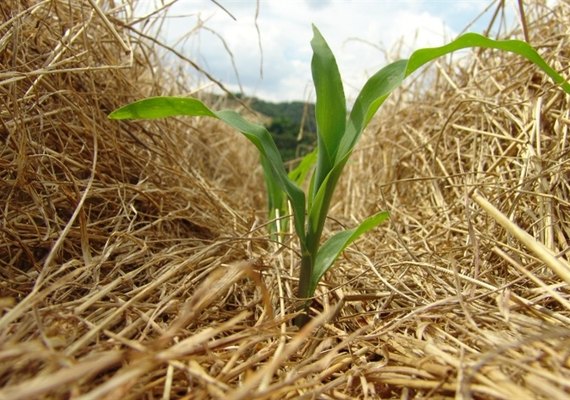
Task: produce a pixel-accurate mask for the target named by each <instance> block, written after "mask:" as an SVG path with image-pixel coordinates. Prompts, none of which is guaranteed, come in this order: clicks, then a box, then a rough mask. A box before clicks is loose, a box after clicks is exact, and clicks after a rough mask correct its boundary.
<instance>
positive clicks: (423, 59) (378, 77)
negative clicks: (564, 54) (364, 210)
mask: <svg viewBox="0 0 570 400" xmlns="http://www.w3.org/2000/svg"><path fill="white" fill-rule="evenodd" d="M470 47H482V48H492V49H499V50H504V51H508V52H511V53H515V54H518V55H520V56H522V57H524V58H526V59H527V60H529V61H531V62H532V63H534V64H535V65H536V66H537V67H539V68H540V69H542V70H543V71H544V72H545V73H546V74H547V75H548V76H550V78H552V80H553V81H554V82H555V83H556V84H558V85H560V86H561V88H562V89H563V90H564V91H565V92H566V93H570V83H568V82H567V81H566V80H565V79H564V78H563V77H562V76H561V75H560V74H559V73H558V72H556V71H555V70H554V69H553V68H552V67H550V66H549V65H548V64H547V63H546V61H544V59H543V58H542V57H541V56H540V55H539V54H538V53H537V52H536V50H535V49H534V48H533V47H532V46H530V45H529V44H528V43H526V42H523V41H520V40H494V39H489V38H487V37H484V36H481V35H478V34H476V33H466V34H464V35H461V36H459V37H458V38H457V39H455V40H454V41H452V42H451V43H449V44H447V45H445V46H441V47H434V48H426V49H419V50H416V51H415V52H413V53H412V55H411V56H410V59H409V60H399V61H396V62H394V63H392V64H390V65H388V66H386V67H384V68H382V69H381V70H379V71H378V72H377V73H376V74H374V75H373V76H372V77H371V78H370V79H369V80H368V81H367V82H366V83H365V85H364V87H363V88H362V90H361V92H360V94H359V95H358V97H357V99H356V101H355V103H354V107H353V109H352V111H351V113H350V116H349V119H348V124H347V129H346V135H345V137H344V138H343V140H342V144H341V146H340V149H339V151H338V153H337V157H336V159H337V160H340V159H341V158H342V157H344V155H345V154H347V153H348V152H350V151H351V150H352V148H353V147H354V146H355V145H356V143H357V142H358V138H359V137H360V135H361V133H362V131H363V130H364V128H365V127H366V126H367V125H368V123H369V122H370V120H371V119H372V117H373V116H374V114H375V113H376V111H377V110H378V108H379V107H380V106H381V105H382V103H383V102H384V101H385V100H386V98H387V97H388V96H389V95H390V93H392V91H393V90H394V89H396V88H397V87H399V86H400V85H401V84H402V82H403V80H404V79H405V78H406V77H408V76H409V75H411V74H412V73H413V72H414V71H416V70H417V69H418V68H421V67H422V66H424V65H425V64H427V63H428V62H430V61H433V60H435V59H436V58H438V57H441V56H444V55H447V54H449V53H452V52H454V51H457V50H461V49H465V48H470Z"/></svg>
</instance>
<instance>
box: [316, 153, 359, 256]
mask: <svg viewBox="0 0 570 400" xmlns="http://www.w3.org/2000/svg"><path fill="white" fill-rule="evenodd" d="M349 156H350V154H347V155H346V157H345V158H344V159H343V160H340V161H339V162H337V163H336V165H335V166H334V168H332V169H331V171H330V172H329V174H328V175H327V176H326V177H325V180H324V181H323V183H322V185H321V187H320V188H319V189H318V190H317V193H316V194H315V196H314V198H313V199H312V201H311V202H310V203H309V204H310V208H309V215H308V227H307V248H308V249H309V251H310V252H313V253H316V251H317V250H318V248H319V242H320V239H321V234H322V232H323V227H324V225H325V221H326V218H327V215H328V212H329V208H330V202H331V199H332V196H333V194H334V191H335V188H336V185H337V183H338V180H339V179H340V176H341V174H342V170H343V169H344V166H345V165H346V163H347V162H348V159H349Z"/></svg>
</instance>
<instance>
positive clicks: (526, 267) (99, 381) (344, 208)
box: [0, 0, 570, 400]
mask: <svg viewBox="0 0 570 400" xmlns="http://www.w3.org/2000/svg"><path fill="white" fill-rule="evenodd" d="M536 3H537V4H535V5H533V6H532V7H527V9H526V15H525V16H526V31H527V34H528V40H529V41H530V42H531V43H532V44H533V45H534V46H535V47H537V48H538V50H539V52H540V53H541V54H542V55H543V57H544V58H545V59H546V60H547V61H548V62H549V63H550V64H551V65H552V66H553V67H555V68H556V69H557V70H558V71H560V72H561V73H562V74H563V75H564V76H566V77H567V78H568V77H569V76H570V75H569V71H568V67H569V65H570V52H569V49H570V28H569V27H570V24H568V21H570V6H569V5H568V4H567V3H565V2H560V4H559V5H558V6H556V8H547V7H546V6H543V5H540V2H536ZM133 5H134V4H133V3H130V2H127V1H123V2H121V1H119V2H117V1H115V2H113V1H104V2H94V1H90V0H89V1H87V0H85V1H69V0H52V1H16V0H7V1H3V2H1V3H0V13H1V16H2V23H1V24H0V35H1V36H0V37H1V40H0V65H1V72H0V96H1V97H2V108H1V109H0V116H1V125H0V140H1V142H0V198H1V201H0V206H1V207H0V218H1V225H0V235H1V236H0V278H1V280H0V307H1V311H0V399H10V400H13V399H34V398H46V399H64V398H74V399H117V398H121V399H158V398H162V399H206V398H220V399H234V400H236V399H304V398H305V399H313V398H315V399H349V398H369V399H374V398H434V399H435V398H437V399H441V398H465V399H468V398H473V399H513V398H517V399H566V398H568V396H570V324H569V322H570V313H569V310H570V301H569V299H568V297H569V287H568V285H569V284H570V278H569V276H570V267H569V265H568V258H569V255H568V251H569V244H570V217H569V215H570V184H569V181H570V156H569V151H570V141H569V134H570V129H569V128H570V112H569V110H570V104H569V103H570V98H569V96H568V95H566V94H564V93H563V91H562V90H561V89H559V88H557V87H556V86H555V85H553V84H552V83H551V81H549V79H547V78H546V77H545V76H544V75H543V74H542V73H540V72H539V71H538V70H537V69H536V68H535V67H534V66H532V65H531V64H529V63H527V62H525V61H523V60H521V59H520V58H518V57H516V56H512V55H509V54H501V53H498V52H493V51H475V52H473V53H472V54H471V55H470V56H469V58H468V59H467V61H465V62H462V63H461V64H460V66H457V65H450V64H449V63H447V62H445V61H440V62H439V63H436V64H435V68H434V69H432V70H430V71H427V72H426V74H430V78H431V80H432V82H433V84H431V85H430V87H429V88H427V89H426V88H425V87H423V86H418V85H415V86H414V85H411V86H410V87H408V88H407V89H406V90H402V91H399V92H397V93H395V94H394V95H393V96H392V97H391V99H390V100H389V102H388V103H387V104H386V106H385V107H384V108H383V109H382V111H381V112H380V115H379V118H378V119H377V120H376V121H375V122H374V123H373V124H372V126H371V127H370V128H369V129H368V131H367V132H366V133H365V135H364V137H363V141H362V143H361V145H360V146H359V148H358V150H357V151H356V152H355V154H354V157H353V159H352V162H351V163H350V164H349V165H348V167H347V171H346V175H345V177H344V178H343V180H342V182H341V184H340V185H341V187H340V193H339V194H338V196H337V197H336V199H335V201H334V204H333V207H332V214H331V219H330V223H329V225H328V227H327V229H328V231H327V232H328V233H330V232H333V231H335V230H336V229H338V228H339V227H340V226H354V225H355V223H356V221H358V220H361V219H362V218H363V217H365V216H367V215H370V214H372V213H373V212H376V211H378V210H381V209H386V210H389V211H390V213H391V219H390V222H389V223H387V224H385V225H383V226H381V227H380V228H379V229H377V230H376V231H375V232H373V233H371V234H368V235H366V236H365V237H364V238H363V239H361V240H359V241H358V242H357V243H356V245H355V246H353V247H351V248H349V249H348V250H347V251H345V253H344V255H343V257H342V258H341V259H340V260H339V262H338V265H337V266H336V267H335V268H334V269H333V270H332V271H331V273H329V274H327V275H326V277H325V279H324V281H323V282H322V285H321V286H320V287H319V288H318V290H317V297H316V299H315V302H314V309H313V313H314V315H315V318H314V319H313V320H312V321H311V322H310V323H309V324H308V325H306V326H305V327H304V328H303V329H301V330H299V329H297V328H295V327H294V326H293V324H292V318H293V317H294V316H295V304H296V302H295V292H296V287H297V282H296V276H297V272H298V271H297V268H298V266H297V265H296V253H295V246H296V244H295V243H294V241H291V242H290V247H289V248H277V247H276V246H275V245H274V244H273V243H271V241H270V240H269V238H268V236H267V233H266V230H265V227H264V224H265V223H266V219H265V213H264V211H263V210H264V208H263V201H264V197H263V184H262V180H261V179H260V171H259V169H258V167H257V165H256V164H257V160H256V155H255V151H254V149H252V148H251V146H250V145H249V144H248V143H246V141H245V140H242V138H241V137H239V136H238V134H236V133H234V132H229V131H228V130H227V129H226V128H224V127H222V126H220V125H218V124H216V123H214V122H212V121H208V120H196V119H171V120H165V121H157V122H144V123H142V122H117V121H110V120H108V119H107V115H108V113H109V112H111V111H112V110H113V109H115V108H117V107H119V106H121V105H123V104H125V103H127V102H129V101H132V100H135V99H138V98H141V97H144V96H149V95H158V94H188V93H190V92H192V90H193V89H195V87H193V82H192V81H189V80H184V79H183V78H181V75H180V71H179V70H176V69H168V68H167V66H165V65H163V64H161V62H160V60H161V59H163V58H162V57H163V55H164V53H163V52H164V51H168V49H164V47H162V46H161V44H160V43H159V42H157V41H156V39H154V38H153V37H151V36H150V35H149V34H148V32H151V31H152V29H151V28H152V27H153V23H160V21H159V20H160V18H154V17H156V15H155V16H153V17H149V18H148V19H146V20H144V21H135V20H134V19H133V17H132V14H131V12H130V11H131V7H132V6H133ZM511 35H512V36H513V37H517V38H522V37H523V36H522V32H520V31H514V32H512V33H511ZM171 56H172V54H171ZM179 60H180V62H187V61H188V60H186V61H184V60H182V59H179ZM196 95H198V96H199V95H200V93H197V94H196ZM252 171H253V173H252ZM328 233H327V234H328Z"/></svg>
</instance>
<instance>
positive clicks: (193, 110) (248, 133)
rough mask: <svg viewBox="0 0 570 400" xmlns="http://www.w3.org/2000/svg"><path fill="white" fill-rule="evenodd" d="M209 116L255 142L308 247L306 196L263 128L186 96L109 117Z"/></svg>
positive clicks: (131, 106) (131, 107)
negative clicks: (288, 203) (289, 206)
mask: <svg viewBox="0 0 570 400" xmlns="http://www.w3.org/2000/svg"><path fill="white" fill-rule="evenodd" d="M181 115H184V116H208V117H213V118H218V119H220V120H222V121H224V122H225V123H226V124H228V125H230V126H232V127H233V128H235V129H237V130H238V131H240V132H241V133H242V134H243V135H244V136H245V137H246V138H248V139H249V141H250V142H252V143H253V144H254V145H255V146H256V147H257V149H258V150H259V153H260V155H261V161H262V162H261V164H262V166H263V170H264V174H265V178H266V181H267V180H271V181H272V182H274V183H275V184H276V185H277V186H278V187H279V188H281V190H282V191H284V192H285V193H287V196H288V198H289V201H290V202H291V207H292V208H293V213H294V215H295V230H296V232H297V236H298V237H299V240H300V242H301V247H302V248H303V249H304V248H305V194H304V193H303V191H302V190H301V189H300V188H299V187H298V186H297V185H295V183H294V182H292V181H291V180H290V179H289V177H288V176H287V172H286V171H285V166H284V164H283V160H282V159H281V155H280V154H279V150H277V146H276V145H275V142H274V141H273V138H272V137H271V135H270V134H269V132H268V131H267V129H265V128H264V127H263V126H261V125H257V124H253V123H251V122H248V121H246V120H245V119H244V118H243V117H242V116H241V115H239V114H238V113H236V112H235V111H230V110H222V111H218V112H214V111H212V110H210V109H209V108H208V107H207V106H206V105H205V104H203V103H202V102H201V101H200V100H197V99H192V98H186V97H151V98H147V99H143V100H139V101H137V102H134V103H131V104H128V105H126V106H124V107H121V108H119V109H117V110H116V111H114V112H112V113H111V114H110V115H109V118H112V119H153V118H164V117H172V116H181ZM275 191H276V188H275V187H269V188H268V194H269V196H272V198H271V199H270V203H271V204H272V205H273V206H275V205H277V204H279V203H280V202H281V200H280V199H279V196H278V195H276V194H275V193H276V192H275Z"/></svg>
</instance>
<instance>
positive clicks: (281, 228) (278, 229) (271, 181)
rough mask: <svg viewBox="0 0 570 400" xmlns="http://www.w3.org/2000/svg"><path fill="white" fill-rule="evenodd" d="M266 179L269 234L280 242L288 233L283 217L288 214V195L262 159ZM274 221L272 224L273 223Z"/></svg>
mask: <svg viewBox="0 0 570 400" xmlns="http://www.w3.org/2000/svg"><path fill="white" fill-rule="evenodd" d="M260 162H261V166H262V168H263V171H264V174H263V177H264V179H265V188H266V192H267V193H266V195H267V209H268V218H269V221H270V223H269V233H270V234H271V235H272V238H273V239H274V240H276V241H278V242H281V240H282V234H283V233H284V232H286V231H287V227H288V221H287V220H286V219H283V218H282V217H283V216H285V215H286V214H287V211H288V210H287V195H286V193H285V192H284V191H283V190H282V189H281V186H280V185H279V184H278V179H277V178H276V177H275V176H274V175H273V171H272V168H271V166H270V165H269V161H268V160H267V159H266V158H265V157H260ZM271 221H272V222H271Z"/></svg>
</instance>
